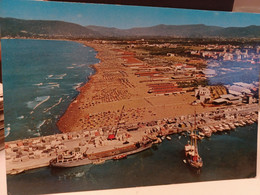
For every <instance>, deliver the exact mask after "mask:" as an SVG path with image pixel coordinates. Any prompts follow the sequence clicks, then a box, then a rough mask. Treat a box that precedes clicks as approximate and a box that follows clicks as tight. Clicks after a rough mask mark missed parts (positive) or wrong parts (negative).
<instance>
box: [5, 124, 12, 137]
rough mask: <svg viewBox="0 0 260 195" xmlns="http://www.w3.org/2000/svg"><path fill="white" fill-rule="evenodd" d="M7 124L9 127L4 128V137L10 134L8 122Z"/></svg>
mask: <svg viewBox="0 0 260 195" xmlns="http://www.w3.org/2000/svg"><path fill="white" fill-rule="evenodd" d="M8 125H9V127H6V128H5V137H7V136H8V135H9V134H10V132H11V127H10V124H8Z"/></svg>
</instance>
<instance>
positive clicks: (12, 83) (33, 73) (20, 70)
mask: <svg viewBox="0 0 260 195" xmlns="http://www.w3.org/2000/svg"><path fill="white" fill-rule="evenodd" d="M95 56H96V51H95V50H94V49H93V48H90V47H86V46H84V45H82V44H79V43H76V42H71V41H54V40H19V39H6V40H5V39H4V40H2V64H3V65H2V66H3V85H4V110H5V111H4V112H5V135H6V141H11V140H16V139H24V138H32V137H38V136H45V135H51V134H54V133H59V130H58V128H57V126H56V122H57V120H58V119H59V117H60V116H61V115H62V114H63V113H64V112H65V110H66V108H67V107H68V105H69V104H70V103H71V101H72V100H73V99H74V98H75V97H76V96H77V94H78V91H77V88H78V87H79V86H81V85H82V84H83V83H85V82H87V81H88V77H89V76H90V75H91V74H94V69H93V68H91V67H90V65H92V64H95V63H98V62H99V60H98V59H96V58H95Z"/></svg>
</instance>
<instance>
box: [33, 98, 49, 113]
mask: <svg viewBox="0 0 260 195" xmlns="http://www.w3.org/2000/svg"><path fill="white" fill-rule="evenodd" d="M49 99H50V96H42V97H37V98H35V100H36V101H37V102H38V101H41V100H42V101H41V102H40V103H38V104H36V105H35V106H34V108H33V110H35V109H36V108H37V107H39V106H40V105H42V104H43V103H44V102H47V101H48V100H49Z"/></svg>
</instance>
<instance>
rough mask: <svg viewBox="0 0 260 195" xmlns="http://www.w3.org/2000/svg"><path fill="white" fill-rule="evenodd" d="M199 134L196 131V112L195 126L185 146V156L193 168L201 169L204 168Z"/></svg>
mask: <svg viewBox="0 0 260 195" xmlns="http://www.w3.org/2000/svg"><path fill="white" fill-rule="evenodd" d="M197 139H198V134H197V131H196V112H195V125H194V129H193V128H192V130H191V134H190V141H188V143H187V144H186V145H185V156H186V161H184V162H187V163H188V164H189V165H190V166H191V167H193V168H196V169H200V168H201V167H202V166H203V161H202V158H201V157H200V155H199V151H198V145H197Z"/></svg>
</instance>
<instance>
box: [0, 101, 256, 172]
mask: <svg viewBox="0 0 260 195" xmlns="http://www.w3.org/2000/svg"><path fill="white" fill-rule="evenodd" d="M194 117H195V116H194V114H188V115H182V116H178V117H173V118H163V119H160V120H159V119H158V120H153V121H148V122H142V123H137V124H125V123H120V124H119V125H118V126H117V127H115V126H104V127H102V128H98V129H83V130H81V131H77V132H68V133H61V134H55V135H50V136H43V137H37V138H30V139H23V140H16V141H10V142H6V143H5V149H6V171H7V174H18V173H21V172H23V171H25V170H29V169H34V168H39V167H44V166H49V165H52V166H62V167H73V166H80V165H86V164H99V162H100V163H101V162H102V163H103V162H105V161H106V160H110V159H115V158H117V157H118V156H124V157H126V156H128V155H131V154H134V153H137V152H141V151H143V150H145V149H148V148H150V147H152V145H153V144H158V143H160V142H162V140H163V139H161V138H162V137H167V136H168V135H171V134H177V133H179V134H180V135H181V133H189V132H190V130H191V128H192V127H194V125H195V124H194ZM257 119H258V104H245V105H240V106H226V107H221V108H217V109H216V110H215V111H210V112H201V113H197V114H196V126H197V128H198V129H199V132H200V133H201V134H200V135H205V136H207V137H210V136H211V135H212V134H213V133H218V132H222V131H230V130H232V129H234V126H235V127H236V126H244V125H249V124H252V123H254V122H257ZM115 128H118V130H117V134H116V135H115V137H114V139H108V138H109V135H110V134H111V133H112V132H114V131H115ZM201 138H204V136H201Z"/></svg>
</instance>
